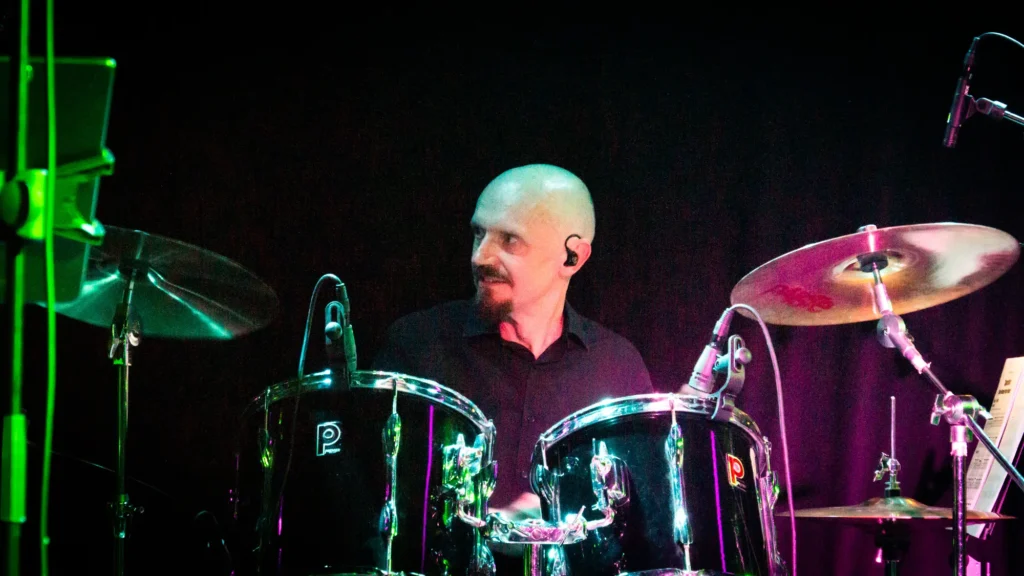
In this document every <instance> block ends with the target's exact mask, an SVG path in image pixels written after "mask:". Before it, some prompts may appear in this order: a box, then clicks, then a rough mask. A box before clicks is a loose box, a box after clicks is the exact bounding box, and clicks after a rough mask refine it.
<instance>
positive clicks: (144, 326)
mask: <svg viewBox="0 0 1024 576" xmlns="http://www.w3.org/2000/svg"><path fill="white" fill-rule="evenodd" d="M133 270H135V271H136V273H135V284H134V288H133V290H132V294H131V302H130V311H131V314H132V315H133V316H134V317H135V318H137V319H138V320H139V322H140V324H141V326H140V332H141V335H142V336H143V337H163V338H181V339H217V340H227V339H231V338H236V337H238V336H241V335H243V334H246V333H249V332H252V331H254V330H257V329H259V328H262V327H263V326H265V325H266V324H268V323H269V322H270V321H271V320H273V318H274V317H275V316H276V315H277V309H278V300H277V295H276V294H275V293H274V291H273V290H272V289H271V288H270V287H269V286H267V285H266V284H265V283H264V282H263V281H261V280H260V279H259V278H257V277H256V276H254V275H253V274H252V273H251V272H249V271H248V270H246V269H245V268H243V267H242V266H240V265H238V264H236V263H235V262H233V261H231V260H229V259H227V258H225V257H223V256H220V255H218V254H214V253H213V252H210V251H208V250H204V249H202V248H199V247H196V246H192V245H190V244H185V243H184V242H179V241H177V240H171V239H169V238H164V237H162V236H156V235H153V234H147V233H145V232H140V231H138V230H126V229H123V228H115V227H112V226H106V237H105V238H104V240H103V244H102V245H101V246H96V247H93V248H92V249H91V250H90V254H89V263H88V268H87V270H86V278H85V283H84V284H83V285H82V291H81V294H80V295H79V297H78V298H77V299H75V300H73V301H71V302H64V303H58V304H57V306H56V311H57V312H58V313H59V314H62V315H64V316H68V317H71V318H74V319H76V320H81V321H82V322H86V323H88V324H93V325H96V326H100V327H103V328H109V327H110V326H111V322H112V321H113V319H114V313H115V311H116V308H117V306H118V304H120V303H121V302H122V299H123V298H124V295H125V290H126V288H127V287H128V286H129V280H130V278H131V276H132V271H133Z"/></svg>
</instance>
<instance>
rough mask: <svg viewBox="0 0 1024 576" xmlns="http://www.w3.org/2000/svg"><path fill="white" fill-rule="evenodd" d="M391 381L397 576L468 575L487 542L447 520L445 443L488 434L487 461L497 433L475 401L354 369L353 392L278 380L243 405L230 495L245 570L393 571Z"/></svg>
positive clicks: (324, 383) (325, 379)
mask: <svg viewBox="0 0 1024 576" xmlns="http://www.w3.org/2000/svg"><path fill="white" fill-rule="evenodd" d="M300 384H301V386H300ZM396 385H397V386H398V392H397V404H396V406H397V413H398V415H399V417H400V419H401V420H400V422H401V436H400V441H399V446H398V456H397V470H396V471H397V485H396V486H395V492H394V493H395V498H396V510H397V525H398V534H397V536H396V537H395V538H394V540H393V542H392V552H391V558H392V564H391V570H392V571H394V572H406V573H410V574H425V575H427V576H432V575H434V574H464V573H465V572H466V571H467V570H468V566H469V564H470V562H471V560H472V557H473V554H474V549H475V546H477V545H479V542H480V539H479V538H480V537H479V534H478V533H477V530H475V529H474V528H472V527H470V526H469V525H467V524H465V523H463V522H460V521H459V520H458V519H457V518H454V519H452V518H451V514H450V513H449V512H450V511H451V509H452V504H451V499H452V495H451V494H450V493H449V491H447V490H446V489H445V487H444V485H443V448H444V447H445V446H449V445H454V444H455V443H456V442H457V438H458V436H459V435H460V434H461V435H463V437H464V440H465V443H466V444H467V445H472V444H473V442H474V440H475V439H476V438H477V436H478V435H482V436H483V437H484V439H485V445H486V447H487V448H486V450H485V452H486V457H485V462H486V461H489V457H490V446H491V445H492V441H493V427H492V426H491V424H490V422H489V421H488V420H486V419H485V418H484V417H483V415H482V414H481V413H479V410H477V409H476V407H475V406H473V405H472V403H470V402H469V401H468V400H466V399H465V398H464V397H461V396H460V395H458V394H456V393H454V392H453V391H451V390H449V389H447V388H445V387H444V386H441V385H440V384H437V383H436V382H431V381H427V380H422V379H418V378H414V377H411V376H406V375H394V374H391V373H381V372H359V373H356V374H355V375H354V376H353V379H352V384H351V386H350V387H349V388H348V389H347V390H343V389H341V388H340V387H339V386H337V385H336V384H335V383H334V382H332V381H331V376H330V373H319V374H316V375H312V376H309V377H306V378H304V379H301V380H297V381H290V382H287V383H284V384H280V385H278V386H276V387H272V388H271V389H269V390H268V391H267V392H266V393H264V394H263V395H261V396H260V397H259V398H257V399H255V400H254V401H253V403H252V405H251V406H250V407H249V408H248V409H247V410H246V413H245V415H244V417H243V420H244V423H243V426H244V428H243V436H242V438H241V440H240V443H239V449H238V453H237V458H236V460H237V462H238V474H237V485H236V489H235V497H236V499H237V502H238V504H237V505H236V507H235V509H236V522H237V533H238V534H239V535H240V540H241V543H240V544H239V547H240V548H241V549H242V555H243V556H244V557H245V558H244V559H243V560H242V561H241V562H239V563H240V564H242V565H243V567H244V568H247V570H244V572H248V573H255V574H261V575H274V576H290V575H293V574H295V575H298V574H303V575H305V574H337V573H359V574H363V573H367V574H368V573H373V572H374V571H375V570H384V569H385V568H386V558H387V546H386V540H385V539H384V538H383V537H382V534H381V511H382V509H383V508H384V505H385V502H386V500H387V497H388V494H387V489H388V479H389V474H388V468H387V463H386V458H385V443H384V429H385V427H386V425H387V422H388V418H389V416H391V413H392V404H393V401H394V400H395V399H396V392H395V386H396ZM300 389H301V390H302V393H301V395H300V396H299V397H298V404H297V405H296V396H297V394H296V393H297V392H298V390H300ZM296 408H297V409H296ZM293 424H294V430H295V435H294V443H292V442H290V441H289V440H290V439H291V432H292V427H293ZM335 429H336V430H338V431H340V440H338V441H337V442H333V443H332V440H334V438H333V437H332V436H331V433H329V432H328V431H329V430H335ZM325 436H326V438H325ZM289 454H290V455H291V458H290V462H289ZM485 507H486V503H485V502H483V503H482V504H481V508H482V509H485ZM446 516H447V519H448V521H447V522H446ZM236 555H237V554H236ZM246 561H247V562H246ZM246 564H248V565H247V566H246Z"/></svg>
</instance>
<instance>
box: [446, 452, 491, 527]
mask: <svg viewBox="0 0 1024 576" xmlns="http://www.w3.org/2000/svg"><path fill="white" fill-rule="evenodd" d="M486 442H487V440H486V439H485V438H484V436H483V434H478V435H477V437H476V440H475V441H474V443H473V447H472V448H470V447H468V446H466V437H465V436H463V435H462V434H459V435H458V437H457V438H456V440H455V444H452V445H450V446H445V447H444V448H442V457H443V463H442V475H443V477H444V480H443V483H444V490H445V492H446V493H448V494H451V495H453V496H454V498H453V499H454V503H453V504H454V508H455V514H454V515H455V516H458V517H459V519H460V520H462V521H463V522H465V523H467V524H469V525H470V526H473V527H475V528H483V527H484V526H486V525H487V523H486V522H485V521H483V520H481V519H479V518H477V517H476V516H474V515H473V513H472V512H471V510H473V509H474V508H475V507H476V505H477V504H478V503H482V502H483V500H484V499H485V498H488V497H489V496H490V492H491V490H493V489H494V481H495V479H496V475H497V466H495V464H496V463H494V462H492V463H489V464H488V467H487V470H488V471H487V472H486V473H485V477H484V478H483V481H482V482H481V486H480V489H479V490H478V489H477V485H476V482H475V480H476V478H477V476H478V475H479V474H480V472H481V471H482V470H483V469H484V466H483V458H484V454H485V451H486V449H487V444H486ZM481 510H482V507H481ZM451 521H452V513H451V511H450V510H448V508H447V507H446V511H445V515H444V524H445V526H446V527H450V526H451Z"/></svg>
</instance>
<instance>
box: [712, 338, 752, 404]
mask: <svg viewBox="0 0 1024 576" xmlns="http://www.w3.org/2000/svg"><path fill="white" fill-rule="evenodd" d="M752 359H753V357H752V356H751V354H750V350H747V348H746V346H745V344H744V343H743V338H741V337H739V336H738V335H735V334H734V335H732V336H730V337H729V351H728V352H727V353H725V354H723V355H722V356H721V357H720V358H719V361H718V362H716V363H715V370H716V371H718V369H719V365H720V363H722V362H724V363H725V366H724V367H723V368H722V369H723V370H726V373H727V376H726V379H725V384H723V385H722V387H721V388H719V389H718V390H717V391H715V392H713V393H712V394H711V397H712V398H714V400H715V409H714V411H713V412H712V413H711V419H712V420H717V421H719V422H728V421H729V420H730V419H732V413H733V411H734V410H736V397H737V396H739V395H740V392H741V391H742V390H743V381H744V379H745V378H746V370H745V369H744V366H746V365H747V364H749V363H750V361H751V360H752Z"/></svg>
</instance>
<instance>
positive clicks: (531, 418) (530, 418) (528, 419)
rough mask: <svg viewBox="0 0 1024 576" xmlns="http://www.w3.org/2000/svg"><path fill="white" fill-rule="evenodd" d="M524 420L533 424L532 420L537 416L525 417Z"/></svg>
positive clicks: (534, 420) (535, 419)
mask: <svg viewBox="0 0 1024 576" xmlns="http://www.w3.org/2000/svg"><path fill="white" fill-rule="evenodd" d="M526 421H527V422H529V423H530V424H533V423H534V422H536V421H537V417H536V416H530V417H529V418H527V419H526Z"/></svg>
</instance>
